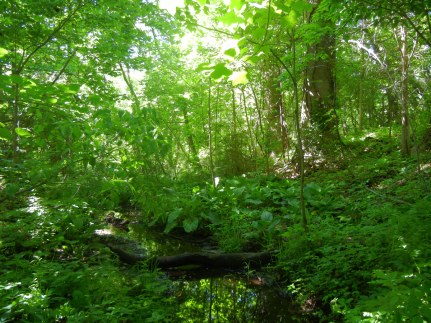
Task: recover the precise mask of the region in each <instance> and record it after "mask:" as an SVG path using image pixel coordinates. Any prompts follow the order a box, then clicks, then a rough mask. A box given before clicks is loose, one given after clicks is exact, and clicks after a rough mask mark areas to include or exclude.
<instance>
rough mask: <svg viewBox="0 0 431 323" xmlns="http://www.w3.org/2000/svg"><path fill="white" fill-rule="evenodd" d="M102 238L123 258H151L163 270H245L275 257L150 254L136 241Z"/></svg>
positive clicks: (134, 260)
mask: <svg viewBox="0 0 431 323" xmlns="http://www.w3.org/2000/svg"><path fill="white" fill-rule="evenodd" d="M96 236H97V237H98V240H99V241H100V242H101V243H103V244H104V245H106V246H107V247H108V248H109V249H110V250H111V251H112V252H113V253H115V254H116V255H117V256H118V258H119V259H120V261H122V262H124V263H127V264H131V265H133V264H136V263H138V262H140V261H148V262H149V264H150V265H151V266H152V267H157V268H161V269H169V268H178V267H183V266H199V267H204V268H214V269H241V268H244V267H245V266H249V267H251V268H258V267H261V266H264V265H267V264H268V263H270V262H271V261H272V260H273V257H272V254H271V253H270V252H238V253H220V254H213V253H183V254H179V255H173V256H158V257H148V256H147V255H146V253H145V250H142V249H141V248H140V247H139V246H137V244H136V243H134V242H133V241H130V240H127V239H124V238H119V237H116V236H115V235H111V234H107V233H104V234H101V233H100V232H99V233H97V234H96Z"/></svg>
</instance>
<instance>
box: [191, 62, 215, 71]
mask: <svg viewBox="0 0 431 323" xmlns="http://www.w3.org/2000/svg"><path fill="white" fill-rule="evenodd" d="M212 69H213V67H212V66H211V65H210V63H202V64H199V65H198V67H196V69H195V71H196V72H201V71H208V70H212Z"/></svg>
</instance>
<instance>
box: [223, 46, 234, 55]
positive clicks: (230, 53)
mask: <svg viewBox="0 0 431 323" xmlns="http://www.w3.org/2000/svg"><path fill="white" fill-rule="evenodd" d="M224 54H225V55H227V56H231V57H235V56H236V49H235V48H229V49H228V50H226V51H225V52H224Z"/></svg>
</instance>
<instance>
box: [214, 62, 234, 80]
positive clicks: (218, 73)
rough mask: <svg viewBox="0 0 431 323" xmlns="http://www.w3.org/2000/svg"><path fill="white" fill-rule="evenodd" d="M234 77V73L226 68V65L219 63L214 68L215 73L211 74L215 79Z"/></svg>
mask: <svg viewBox="0 0 431 323" xmlns="http://www.w3.org/2000/svg"><path fill="white" fill-rule="evenodd" d="M230 75H232V71H231V70H230V69H228V68H227V67H226V65H225V64H223V63H219V64H217V65H216V66H214V71H213V72H212V73H211V77H212V78H214V79H216V80H217V79H219V78H221V77H223V76H230Z"/></svg>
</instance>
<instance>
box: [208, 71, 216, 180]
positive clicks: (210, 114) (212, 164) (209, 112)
mask: <svg viewBox="0 0 431 323" xmlns="http://www.w3.org/2000/svg"><path fill="white" fill-rule="evenodd" d="M208 149H209V157H210V171H211V179H212V183H213V185H214V187H216V184H217V183H216V178H215V172H214V159H213V142H212V113H211V77H210V78H209V84H208Z"/></svg>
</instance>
